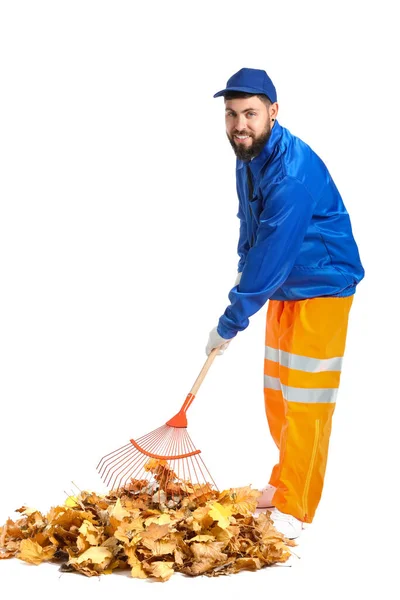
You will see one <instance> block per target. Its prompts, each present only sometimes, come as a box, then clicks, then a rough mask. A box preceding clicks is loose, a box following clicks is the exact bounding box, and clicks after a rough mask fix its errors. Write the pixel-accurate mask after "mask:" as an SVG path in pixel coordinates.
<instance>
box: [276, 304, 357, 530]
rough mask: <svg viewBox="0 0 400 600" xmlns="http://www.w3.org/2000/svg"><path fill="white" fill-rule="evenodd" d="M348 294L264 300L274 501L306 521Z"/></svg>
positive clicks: (331, 403)
mask: <svg viewBox="0 0 400 600" xmlns="http://www.w3.org/2000/svg"><path fill="white" fill-rule="evenodd" d="M353 298H354V296H348V297H345V298H337V297H323V298H309V299H306V300H293V301H280V300H270V301H269V303H268V310H267V323H266V336H265V358H264V401H265V411H266V415H267V419H268V424H269V428H270V432H271V435H272V438H273V440H274V442H275V444H276V446H277V447H278V449H279V462H278V464H276V465H275V466H274V468H273V470H272V474H271V478H270V481H269V482H270V484H271V485H274V486H275V487H276V488H277V490H276V492H275V494H274V497H273V503H274V505H275V506H276V507H277V508H278V509H279V510H281V511H282V512H286V513H289V514H291V515H293V516H295V517H297V518H298V519H300V520H301V521H305V522H307V523H311V522H312V520H313V518H314V515H315V511H316V509H317V506H318V503H319V501H320V498H321V494H322V488H323V483H324V476H325V470H326V463H327V458H328V446H329V437H330V433H331V426H332V415H333V412H334V410H335V405H336V397H337V393H338V388H339V381H340V374H341V368H342V361H343V355H344V349H345V344H346V335H347V325H348V318H349V312H350V308H351V305H352V302H353Z"/></svg>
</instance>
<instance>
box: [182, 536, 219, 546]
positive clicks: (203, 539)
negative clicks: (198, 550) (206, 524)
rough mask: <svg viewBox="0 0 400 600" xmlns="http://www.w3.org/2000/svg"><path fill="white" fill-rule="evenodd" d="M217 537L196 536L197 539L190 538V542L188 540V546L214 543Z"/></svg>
mask: <svg viewBox="0 0 400 600" xmlns="http://www.w3.org/2000/svg"><path fill="white" fill-rule="evenodd" d="M214 540H215V537H214V536H213V535H195V537H192V538H190V540H186V543H187V544H190V542H213V541H214Z"/></svg>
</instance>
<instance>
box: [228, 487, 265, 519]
mask: <svg viewBox="0 0 400 600" xmlns="http://www.w3.org/2000/svg"><path fill="white" fill-rule="evenodd" d="M260 496H261V492H260V491H259V490H252V489H251V487H250V486H247V487H242V488H230V489H229V490H224V491H223V492H221V494H220V496H219V498H218V502H219V503H220V504H222V505H224V506H229V507H230V508H231V514H235V513H240V514H241V515H252V514H253V513H254V511H255V510H256V508H257V501H258V499H259V498H260Z"/></svg>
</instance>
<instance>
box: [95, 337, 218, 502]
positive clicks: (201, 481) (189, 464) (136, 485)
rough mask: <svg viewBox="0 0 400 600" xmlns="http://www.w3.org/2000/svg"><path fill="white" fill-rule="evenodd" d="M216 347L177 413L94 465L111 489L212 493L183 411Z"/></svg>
mask: <svg viewBox="0 0 400 600" xmlns="http://www.w3.org/2000/svg"><path fill="white" fill-rule="evenodd" d="M218 350H219V349H218V348H214V350H212V351H211V352H210V354H209V356H208V358H207V360H206V362H205V363H204V366H203V368H202V369H201V371H200V374H199V376H198V377H197V379H196V381H195V383H194V385H193V387H192V389H191V390H190V392H189V393H188V395H187V396H186V398H185V401H184V403H183V404H182V407H181V409H180V411H179V412H178V413H177V414H176V415H175V416H174V417H172V419H170V420H169V421H167V422H166V423H165V424H164V425H162V426H161V427H158V428H157V429H154V430H153V431H151V432H150V433H147V434H146V435H144V436H142V437H140V438H137V439H131V440H130V442H129V443H128V444H126V445H125V446H122V447H121V448H118V449H117V450H114V451H113V452H110V453H109V454H106V455H105V456H103V458H102V459H101V460H100V461H99V463H98V465H97V467H96V468H97V470H98V472H99V474H100V477H101V479H102V480H103V482H104V483H105V484H106V486H107V487H109V486H110V484H111V489H113V490H115V489H117V490H118V489H120V488H123V489H125V490H130V491H141V492H143V491H146V492H147V493H151V494H153V493H154V490H155V489H156V488H157V489H158V493H159V494H161V492H162V491H164V493H165V496H166V498H168V496H170V497H171V499H173V500H175V501H176V499H177V497H181V496H182V495H183V493H187V494H191V493H194V494H195V495H196V496H197V495H198V494H200V495H203V494H205V493H208V492H209V491H211V490H212V486H211V485H210V483H209V482H207V481H206V476H205V473H207V474H208V476H209V478H210V479H211V480H212V483H213V484H214V486H215V488H216V490H217V491H218V492H219V490H218V487H217V486H216V484H215V481H214V479H213V478H212V477H211V475H210V473H209V471H208V469H207V467H206V466H205V464H204V462H203V459H202V458H201V456H200V453H201V451H200V450H197V449H196V447H195V446H194V444H193V442H192V440H191V438H190V436H189V434H188V432H187V418H186V412H187V410H188V408H189V406H190V405H191V404H192V402H193V400H194V399H195V396H196V394H197V392H198V390H199V388H200V385H201V383H202V382H203V380H204V378H205V376H206V374H207V371H208V369H209V368H210V366H211V364H212V362H213V360H214V358H215V356H216V355H217V353H218Z"/></svg>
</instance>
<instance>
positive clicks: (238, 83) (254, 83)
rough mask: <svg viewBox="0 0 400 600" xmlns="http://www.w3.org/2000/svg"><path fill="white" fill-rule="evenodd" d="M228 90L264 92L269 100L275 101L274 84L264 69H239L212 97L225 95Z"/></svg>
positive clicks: (251, 92) (250, 92)
mask: <svg viewBox="0 0 400 600" xmlns="http://www.w3.org/2000/svg"><path fill="white" fill-rule="evenodd" d="M229 92H248V93H249V94H254V95H255V94H265V95H266V96H268V98H269V99H270V100H271V102H277V99H276V90H275V86H274V84H273V83H272V81H271V79H270V78H269V77H268V75H267V74H266V72H265V71H263V70H261V69H240V71H238V72H237V73H235V74H234V75H232V77H231V78H230V79H228V81H227V82H226V88H225V89H224V90H221V91H220V92H217V93H216V94H214V96H213V98H217V97H218V96H225V94H227V93H229Z"/></svg>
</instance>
